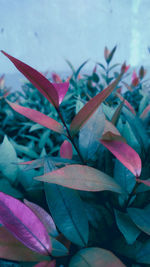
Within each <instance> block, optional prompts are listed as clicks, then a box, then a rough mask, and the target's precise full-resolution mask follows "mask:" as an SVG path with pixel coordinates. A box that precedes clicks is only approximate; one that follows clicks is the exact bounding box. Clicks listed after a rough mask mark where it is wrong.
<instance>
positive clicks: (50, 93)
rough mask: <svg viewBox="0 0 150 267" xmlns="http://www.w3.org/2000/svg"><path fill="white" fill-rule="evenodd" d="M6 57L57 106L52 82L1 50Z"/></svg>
mask: <svg viewBox="0 0 150 267" xmlns="http://www.w3.org/2000/svg"><path fill="white" fill-rule="evenodd" d="M1 52H2V53H3V54H4V55H5V56H6V57H8V58H9V59H10V60H11V62H12V63H13V64H14V65H15V66H16V68H17V69H18V70H19V71H20V72H21V73H22V74H23V75H24V76H25V77H26V78H27V79H28V80H29V81H30V82H31V83H32V84H33V85H34V86H35V87H36V88H37V89H38V90H39V91H40V93H41V94H42V95H44V96H45V97H46V98H47V99H48V101H49V102H50V103H51V104H52V105H53V106H54V107H58V106H59V99H58V94H57V91H56V89H55V87H54V86H53V84H52V83H51V82H50V81H49V80H48V79H46V78H45V77H44V75H42V74H41V73H40V72H38V71H37V70H35V69H33V68H32V67H30V66H29V65H27V64H25V63H23V62H22V61H20V60H18V59H16V58H15V57H12V56H11V55H9V54H7V53H6V52H4V51H1Z"/></svg>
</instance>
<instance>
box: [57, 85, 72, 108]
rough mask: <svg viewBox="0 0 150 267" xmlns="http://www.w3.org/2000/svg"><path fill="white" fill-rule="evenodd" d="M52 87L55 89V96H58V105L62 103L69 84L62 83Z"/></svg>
mask: <svg viewBox="0 0 150 267" xmlns="http://www.w3.org/2000/svg"><path fill="white" fill-rule="evenodd" d="M53 86H54V87H55V89H56V91H57V94H58V99H59V105H60V104H61V103H62V101H63V99H64V97H65V95H66V93H67V91H68V88H69V82H64V83H53Z"/></svg>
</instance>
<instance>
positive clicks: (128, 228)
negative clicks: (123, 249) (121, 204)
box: [115, 210, 140, 245]
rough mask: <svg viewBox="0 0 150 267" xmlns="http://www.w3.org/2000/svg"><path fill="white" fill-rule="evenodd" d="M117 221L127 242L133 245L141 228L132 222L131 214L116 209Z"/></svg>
mask: <svg viewBox="0 0 150 267" xmlns="http://www.w3.org/2000/svg"><path fill="white" fill-rule="evenodd" d="M115 217H116V223H117V226H118V228H119V230H120V232H121V233H122V234H123V236H124V238H125V239H126V241H127V243H128V244H130V245H132V244H133V243H134V242H135V240H136V239H137V237H138V236H139V234H140V230H139V229H138V228H137V227H136V225H135V224H134V223H133V222H132V220H131V219H130V217H129V215H128V214H126V213H123V212H120V211H118V210H115Z"/></svg>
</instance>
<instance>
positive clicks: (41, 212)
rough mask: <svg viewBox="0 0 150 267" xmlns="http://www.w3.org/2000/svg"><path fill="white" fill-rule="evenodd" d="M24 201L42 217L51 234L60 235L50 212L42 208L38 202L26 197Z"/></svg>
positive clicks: (41, 219)
mask: <svg viewBox="0 0 150 267" xmlns="http://www.w3.org/2000/svg"><path fill="white" fill-rule="evenodd" d="M24 203H25V204H26V206H28V207H29V208H30V209H31V210H32V211H33V212H34V213H35V214H36V216H37V217H38V218H39V219H40V221H41V222H42V223H43V224H44V225H45V228H46V229H47V232H48V233H49V234H50V235H51V236H53V237H55V236H58V232H57V229H56V226H55V223H54V221H53V219H52V217H51V216H50V214H48V213H47V212H46V211H45V210H44V209H43V208H41V207H40V206H38V205H37V204H35V203H32V202H30V201H28V200H26V199H24Z"/></svg>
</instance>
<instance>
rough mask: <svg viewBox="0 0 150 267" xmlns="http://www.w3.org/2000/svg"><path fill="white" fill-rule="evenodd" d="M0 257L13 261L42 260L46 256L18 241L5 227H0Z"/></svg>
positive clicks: (46, 258) (45, 258)
mask: <svg viewBox="0 0 150 267" xmlns="http://www.w3.org/2000/svg"><path fill="white" fill-rule="evenodd" d="M0 258H3V259H7V260H13V261H27V262H35V261H44V260H48V259H49V257H48V256H43V255H40V254H38V253H36V252H34V251H32V250H30V249H29V248H27V247H26V246H24V245H23V244H22V243H21V242H20V241H18V240H17V239H16V238H15V237H14V236H13V235H12V234H11V233H9V232H8V230H7V229H6V228H5V227H0Z"/></svg>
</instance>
